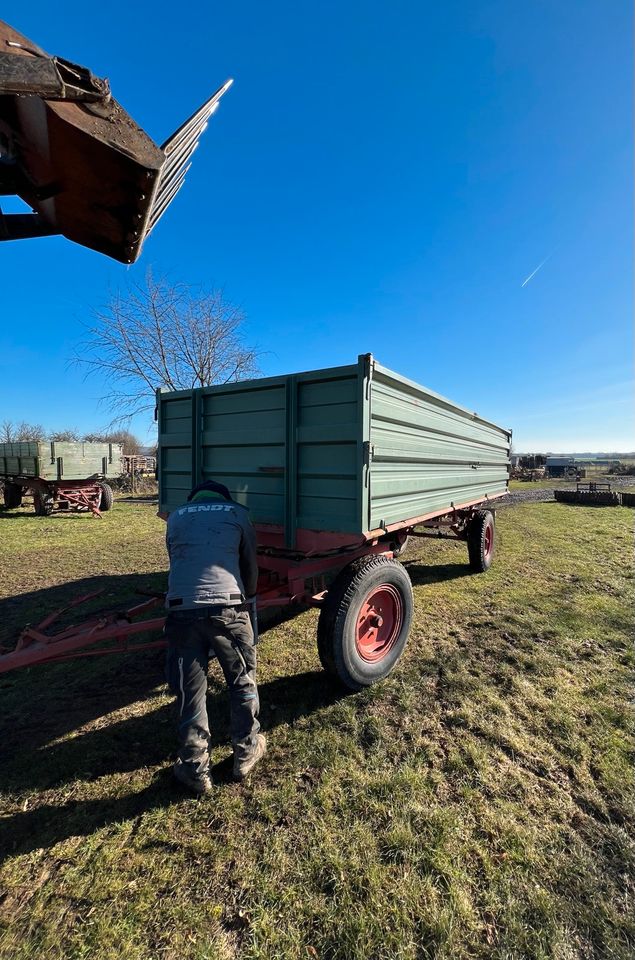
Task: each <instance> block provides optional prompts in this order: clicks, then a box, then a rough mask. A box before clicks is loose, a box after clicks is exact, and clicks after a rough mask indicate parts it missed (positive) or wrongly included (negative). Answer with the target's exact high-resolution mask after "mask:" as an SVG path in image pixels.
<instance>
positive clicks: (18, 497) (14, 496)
mask: <svg viewBox="0 0 635 960" xmlns="http://www.w3.org/2000/svg"><path fill="white" fill-rule="evenodd" d="M3 497H4V505H5V507H6V508H7V510H12V509H13V508H14V507H21V506H22V487H21V486H20V484H19V483H8V482H6V481H5V484H4V491H3Z"/></svg>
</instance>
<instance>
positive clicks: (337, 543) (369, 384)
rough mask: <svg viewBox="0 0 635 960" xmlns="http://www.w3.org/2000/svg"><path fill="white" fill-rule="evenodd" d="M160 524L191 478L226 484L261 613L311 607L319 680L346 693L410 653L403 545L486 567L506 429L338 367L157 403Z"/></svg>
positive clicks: (435, 398) (427, 393)
mask: <svg viewBox="0 0 635 960" xmlns="http://www.w3.org/2000/svg"><path fill="white" fill-rule="evenodd" d="M157 419H158V423H159V461H158V476H159V502H160V506H159V511H160V513H161V514H162V515H163V516H166V515H167V514H168V513H169V512H170V511H171V510H174V509H176V508H177V507H180V506H182V505H183V504H184V503H185V501H186V499H187V495H188V493H189V491H190V490H191V489H192V487H193V486H195V485H196V484H198V483H200V482H201V481H203V480H216V481H219V482H221V483H223V484H225V485H226V486H227V487H228V488H229V490H230V492H231V494H232V497H233V498H234V499H235V500H236V501H238V502H239V503H242V504H244V505H245V506H246V507H247V508H248V509H249V510H250V514H251V518H252V521H253V523H254V525H255V526H256V530H257V533H258V543H259V563H260V574H261V575H260V581H259V587H258V609H263V608H267V607H271V606H281V605H284V604H287V603H295V602H297V603H302V604H308V605H315V606H319V607H320V619H319V625H318V651H319V654H320V658H321V661H322V664H323V665H324V667H325V668H326V669H327V670H328V671H330V672H332V673H335V674H337V675H338V676H339V677H340V678H341V679H342V680H343V681H344V682H345V683H346V684H347V685H348V686H350V687H352V688H357V687H360V686H364V685H368V684H370V683H372V682H374V681H375V680H377V679H379V678H381V677H383V676H385V675H386V674H387V673H388V672H389V671H390V670H391V669H392V667H393V666H394V664H395V663H396V662H397V660H398V659H399V656H400V655H401V653H402V651H403V648H404V646H405V644H406V641H407V637H408V632H409V629H410V622H411V618H412V589H411V584H410V580H409V578H408V575H407V573H406V571H405V568H404V567H403V566H402V565H401V564H400V563H398V562H397V560H396V559H395V558H396V557H397V556H398V555H399V554H400V553H402V552H403V550H404V549H405V547H406V543H407V540H408V537H409V536H417V537H425V536H434V537H445V538H450V539H455V540H462V541H464V542H466V543H467V547H468V556H469V563H470V566H471V568H472V569H473V570H474V571H477V572H484V571H486V570H487V569H488V568H489V566H490V564H491V562H492V558H493V554H494V540H495V526H494V521H495V513H494V510H493V506H494V505H495V504H496V501H497V499H498V498H499V497H501V496H504V495H505V493H506V492H507V488H508V479H509V471H510V446H511V431H510V430H507V429H504V428H502V427H499V426H497V425H496V424H494V423H491V422H490V421H488V420H485V419H484V418H482V417H481V416H479V415H478V414H477V413H475V412H473V411H471V410H467V409H465V408H464V407H460V406H458V405H457V404H455V403H452V402H451V401H450V400H447V399H446V398H444V397H442V396H440V395H439V394H437V393H434V392H433V391H431V390H428V389H426V388H425V387H422V386H420V385H419V384H417V383H414V382H413V381H411V380H408V379H406V378H405V377H402V376H400V375H399V374H396V373H394V372H393V371H391V370H388V369H386V368H385V367H382V366H381V365H380V364H379V363H377V362H376V361H375V360H374V358H373V357H372V356H371V355H369V354H365V355H362V356H360V357H359V358H358V360H357V363H355V364H352V365H350V366H340V367H332V368H329V369H325V370H313V371H309V372H305V373H297V374H290V375H287V376H279V377H268V378H264V379H257V380H248V381H243V382H239V383H228V384H223V385H220V386H212V387H203V388H199V389H194V390H181V391H177V392H171V393H165V392H162V391H158V392H157Z"/></svg>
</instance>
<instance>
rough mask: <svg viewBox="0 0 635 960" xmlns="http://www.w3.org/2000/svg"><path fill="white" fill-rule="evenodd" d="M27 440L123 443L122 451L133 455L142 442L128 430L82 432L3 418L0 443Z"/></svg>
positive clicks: (139, 449)
mask: <svg viewBox="0 0 635 960" xmlns="http://www.w3.org/2000/svg"><path fill="white" fill-rule="evenodd" d="M27 440H56V441H60V442H61V441H65V440H66V441H73V440H85V441H87V442H89V443H123V449H124V452H125V453H127V454H129V455H131V456H135V455H137V454H140V453H141V448H142V444H141V443H140V442H139V439H138V438H137V437H135V435H134V433H131V432H130V430H94V431H91V432H89V433H82V432H81V431H80V430H77V429H76V428H75V427H67V428H65V429H64V430H47V429H46V427H43V426H42V424H41V423H27V422H26V421H25V420H21V421H20V422H17V421H13V420H3V421H2V423H0V443H20V442H22V441H27Z"/></svg>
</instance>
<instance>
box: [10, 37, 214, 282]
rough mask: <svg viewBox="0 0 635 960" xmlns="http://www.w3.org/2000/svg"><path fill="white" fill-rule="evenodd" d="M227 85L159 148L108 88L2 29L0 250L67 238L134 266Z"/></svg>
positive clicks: (86, 72) (177, 187)
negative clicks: (15, 205)
mask: <svg viewBox="0 0 635 960" xmlns="http://www.w3.org/2000/svg"><path fill="white" fill-rule="evenodd" d="M231 84H232V80H228V81H227V82H226V83H224V84H223V85H222V86H221V87H219V89H218V90H216V92H215V93H214V94H213V95H212V96H211V97H210V98H209V99H208V100H206V101H205V103H203V104H202V106H201V107H200V108H199V109H198V110H197V111H196V112H195V113H193V114H192V116H191V117H190V118H189V119H188V120H186V122H185V123H184V124H182V126H180V127H179V129H178V130H177V131H176V132H175V133H174V134H172V136H171V137H169V139H168V140H166V141H165V143H163V144H162V145H161V146H157V144H155V143H154V141H153V140H151V139H150V137H149V136H148V135H147V134H146V133H145V132H144V131H143V130H142V129H141V127H139V126H138V125H137V124H136V123H135V121H134V120H133V119H132V117H130V116H129V115H128V114H127V113H126V111H125V110H124V109H123V107H121V105H120V104H119V103H118V102H117V101H116V100H115V99H114V98H113V96H112V94H111V91H110V84H109V82H108V80H102V79H100V78H99V77H96V76H94V75H93V74H92V73H91V71H90V70H88V69H87V68H86V67H82V66H78V65H77V64H75V63H71V62H70V61H69V60H64V59H63V58H61V57H52V56H49V55H48V54H47V53H45V52H44V50H42V49H41V48H40V47H38V46H37V45H36V44H34V43H32V42H31V41H30V40H28V39H27V38H26V37H24V36H22V34H20V33H18V32H17V31H16V30H14V29H13V28H12V27H10V26H9V25H8V24H7V23H4V22H2V21H0V197H1V196H17V197H20V198H21V199H22V200H23V201H24V202H25V203H26V204H28V206H30V207H31V209H32V213H2V210H1V209H0V240H22V239H27V238H32V237H43V236H51V235H55V234H62V235H63V236H65V237H67V238H68V239H69V240H72V241H74V242H75V243H79V244H81V245H82V246H84V247H89V248H90V249H92V250H96V251H98V252H99V253H103V254H105V255H106V256H109V257H112V258H113V259H115V260H119V261H120V262H121V263H134V262H135V260H137V259H138V257H139V255H140V253H141V250H142V247H143V243H144V241H145V239H146V238H147V236H148V235H149V234H150V232H151V231H152V230H153V229H154V227H155V226H156V224H157V223H158V221H159V220H160V218H161V217H162V216H163V214H164V213H165V211H166V210H167V208H168V206H169V205H170V203H171V202H172V200H173V199H174V197H175V196H176V194H177V193H178V191H179V190H180V188H181V186H182V184H183V182H184V180H185V176H186V174H187V171H188V170H189V167H190V158H191V156H192V154H193V152H194V150H195V149H196V147H197V145H198V141H199V138H200V136H201V134H202V133H203V131H204V130H205V128H206V126H207V122H208V120H209V118H210V117H211V115H212V114H213V113H214V111H215V110H216V108H217V106H218V103H219V101H220V99H221V97H222V96H223V94H224V93H225V92H226V91H227V90H228V89H229V87H230V86H231Z"/></svg>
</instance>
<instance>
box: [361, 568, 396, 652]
mask: <svg viewBox="0 0 635 960" xmlns="http://www.w3.org/2000/svg"><path fill="white" fill-rule="evenodd" d="M402 623H403V600H402V597H401V594H400V593H399V591H398V590H397V589H396V588H395V587H393V585H392V584H390V583H382V584H380V586H378V587H375V588H374V589H373V590H372V591H371V592H370V593H369V594H368V596H367V597H366V598H365V599H364V602H363V603H362V606H361V609H360V611H359V614H358V617H357V636H356V647H357V652H358V653H359V655H360V657H361V658H362V660H366V662H367V663H376V662H377V661H379V660H383V658H384V657H385V656H386V655H387V654H388V652H389V651H390V650H391V649H392V647H393V646H394V644H395V641H396V640H397V638H398V637H399V634H400V633H401V626H402Z"/></svg>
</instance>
